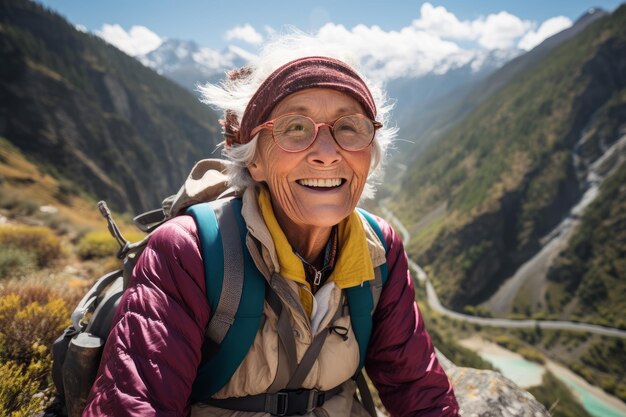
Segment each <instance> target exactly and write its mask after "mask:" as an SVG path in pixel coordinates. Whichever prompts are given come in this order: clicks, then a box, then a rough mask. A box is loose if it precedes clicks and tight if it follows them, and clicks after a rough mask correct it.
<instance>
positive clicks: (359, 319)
mask: <svg viewBox="0 0 626 417" xmlns="http://www.w3.org/2000/svg"><path fill="white" fill-rule="evenodd" d="M357 210H358V212H359V214H361V215H362V216H363V217H364V218H365V219H366V220H367V222H368V223H369V225H370V226H371V227H372V229H374V232H376V235H377V236H378V239H379V240H380V242H381V243H382V245H383V247H384V248H385V253H386V252H387V243H386V241H385V237H384V235H383V232H382V230H381V228H380V226H379V225H378V222H377V221H376V219H375V218H374V216H372V215H371V214H370V213H368V212H367V211H365V210H363V209H360V208H359V209H357ZM387 274H388V269H387V264H386V263H384V264H383V265H381V266H379V267H378V268H376V269H375V270H374V275H375V279H374V280H373V281H365V282H364V283H363V284H362V285H360V286H357V287H351V288H346V290H345V291H346V297H347V299H348V308H349V309H350V322H351V324H352V330H353V331H354V335H355V337H356V340H357V343H358V344H359V366H358V368H357V372H356V374H357V375H358V373H359V372H360V371H361V368H363V365H364V363H365V355H366V353H367V347H368V345H369V341H370V336H371V334H372V315H373V314H374V310H375V309H376V305H377V304H378V298H379V296H380V292H381V291H382V287H383V285H384V284H385V282H387Z"/></svg>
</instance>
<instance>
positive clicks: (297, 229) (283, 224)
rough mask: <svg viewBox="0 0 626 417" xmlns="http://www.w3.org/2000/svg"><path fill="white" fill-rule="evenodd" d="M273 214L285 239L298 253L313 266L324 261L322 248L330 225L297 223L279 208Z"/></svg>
mask: <svg viewBox="0 0 626 417" xmlns="http://www.w3.org/2000/svg"><path fill="white" fill-rule="evenodd" d="M274 215H275V216H276V221H278V224H279V225H280V228H281V229H282V231H283V233H284V234H285V236H286V237H287V241H288V242H289V244H290V245H291V247H292V248H293V249H294V250H295V251H296V252H298V255H300V256H301V257H302V258H304V260H306V261H307V262H308V263H310V264H311V265H313V266H319V264H323V263H324V249H325V248H326V244H327V243H328V239H329V238H330V233H331V231H332V226H325V227H320V226H312V225H302V224H297V223H295V222H293V221H292V220H291V219H290V218H289V217H287V216H286V215H284V213H282V212H281V211H280V210H274Z"/></svg>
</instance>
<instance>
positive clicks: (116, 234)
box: [98, 200, 130, 259]
mask: <svg viewBox="0 0 626 417" xmlns="http://www.w3.org/2000/svg"><path fill="white" fill-rule="evenodd" d="M98 210H100V213H101V214H102V217H104V218H105V220H106V221H107V226H108V229H109V233H111V236H113V238H114V239H115V240H116V241H117V243H118V245H120V250H119V252H117V257H118V258H119V259H122V258H123V257H124V255H125V254H126V252H127V248H128V246H129V245H130V242H129V241H128V240H126V239H124V236H123V235H122V232H121V231H120V229H119V227H117V224H115V220H113V216H111V210H109V207H108V206H107V203H106V201H104V200H100V201H98Z"/></svg>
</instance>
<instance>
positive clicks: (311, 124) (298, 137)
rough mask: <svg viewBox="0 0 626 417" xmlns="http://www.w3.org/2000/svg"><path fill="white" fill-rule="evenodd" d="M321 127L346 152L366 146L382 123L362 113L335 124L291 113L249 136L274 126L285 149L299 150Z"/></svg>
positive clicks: (259, 128) (281, 146)
mask: <svg viewBox="0 0 626 417" xmlns="http://www.w3.org/2000/svg"><path fill="white" fill-rule="evenodd" d="M322 126H328V127H329V128H330V133H331V135H332V137H333V139H335V142H337V145H339V146H340V147H341V148H342V149H344V150H346V151H351V152H354V151H360V150H362V149H365V148H367V147H368V146H369V145H370V143H372V140H374V134H375V133H376V130H377V129H380V128H381V127H382V126H383V124H382V123H380V122H377V121H375V120H370V119H369V118H368V117H366V116H364V115H362V114H348V115H346V116H341V117H340V118H338V119H337V120H335V121H334V122H332V123H315V121H314V120H313V119H311V118H310V117H307V116H303V115H301V114H291V113H288V114H283V115H282V116H278V117H277V118H275V119H272V120H268V121H267V122H265V123H263V124H262V125H259V126H257V127H255V128H254V129H252V132H251V134H250V136H252V137H254V136H256V134H257V133H259V132H260V131H261V130H263V129H271V130H272V138H273V139H274V142H276V144H277V145H278V146H279V147H280V148H281V149H282V150H284V151H286V152H300V151H303V150H305V149H307V148H308V147H309V146H311V145H312V144H313V142H315V138H317V133H318V131H319V128H320V127H322Z"/></svg>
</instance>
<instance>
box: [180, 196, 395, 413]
mask: <svg viewBox="0 0 626 417" xmlns="http://www.w3.org/2000/svg"><path fill="white" fill-rule="evenodd" d="M257 201H258V199H257V192H256V191H255V190H253V189H248V190H246V192H245V193H244V195H243V209H242V214H243V217H244V219H245V220H246V224H247V227H248V232H249V233H248V236H247V247H248V250H249V251H250V255H251V256H252V259H253V260H254V262H255V264H256V266H257V268H258V269H259V271H261V273H262V274H263V275H264V276H265V279H266V280H267V281H268V282H269V283H270V285H271V286H272V287H273V288H274V290H275V291H276V293H277V294H278V295H279V297H280V298H281V299H282V301H283V306H284V307H283V308H287V309H288V311H289V313H290V315H289V316H290V321H291V326H292V328H293V332H294V336H295V341H296V351H297V356H298V358H297V359H298V363H299V362H300V361H301V359H302V356H303V355H304V353H305V352H306V350H307V349H308V347H309V345H310V344H311V342H312V340H313V338H314V337H315V335H316V334H317V332H319V331H328V330H327V327H328V325H329V324H330V322H331V321H332V319H333V318H334V316H335V314H336V313H337V309H338V308H339V307H340V300H341V298H342V297H341V289H340V288H338V287H336V286H335V285H334V283H332V282H330V283H327V284H326V285H325V286H330V288H324V287H322V289H320V290H319V291H318V292H317V293H316V299H317V301H316V302H317V304H318V308H317V312H318V313H317V315H316V316H315V317H314V319H313V320H311V319H310V318H309V317H308V315H307V314H306V313H305V312H304V310H303V308H302V305H301V303H300V301H299V297H298V284H297V283H295V282H294V281H291V280H288V279H284V278H282V277H280V274H279V273H278V271H279V269H280V268H279V264H278V258H277V255H276V251H275V248H274V244H273V242H272V239H271V235H270V232H269V230H268V229H267V227H266V226H265V222H264V221H263V218H262V216H261V213H260V210H259V207H258V203H257ZM363 226H364V229H365V233H366V238H367V241H368V247H369V251H370V256H371V258H372V263H373V265H374V267H377V266H380V265H382V264H383V263H384V262H385V250H384V248H383V247H382V245H381V244H380V242H379V240H378V237H377V236H376V234H375V232H374V231H373V230H372V229H371V227H370V225H369V223H367V221H366V220H363ZM344 310H345V311H344V312H342V313H343V314H342V316H341V317H340V318H339V319H337V320H336V321H335V322H334V323H332V324H333V325H335V326H342V327H345V328H348V329H349V330H348V338H347V339H346V340H344V338H342V337H340V336H338V335H336V334H333V333H331V334H329V335H328V337H327V338H326V340H325V342H324V345H323V347H322V350H321V352H320V354H319V356H318V358H317V360H316V361H315V363H314V365H313V367H312V369H311V371H310V372H309V374H308V376H307V377H306V379H305V380H304V383H303V384H302V387H303V388H309V389H311V388H316V389H319V390H324V391H326V390H329V389H332V388H334V387H336V386H338V385H341V384H343V386H342V392H341V393H340V394H337V395H335V396H334V397H332V398H330V399H329V400H327V401H326V402H325V403H324V405H323V407H320V408H318V409H315V410H314V411H313V412H312V413H310V414H309V415H310V416H355V417H356V416H363V417H367V416H368V414H367V412H366V411H365V410H364V409H363V408H362V407H361V405H360V404H359V403H358V402H356V401H354V397H353V394H354V392H355V389H356V385H355V383H354V381H353V380H352V379H351V378H352V376H353V375H354V373H355V372H356V369H357V366H358V363H359V347H358V344H357V342H356V339H355V336H354V333H353V331H352V328H351V326H350V316H349V314H348V311H347V309H344ZM263 312H264V315H265V320H263V325H262V326H261V328H260V329H259V332H258V333H257V335H256V337H255V339H254V343H253V344H252V346H251V347H250V351H249V352H248V354H247V355H246V357H245V358H244V360H243V362H242V363H241V364H240V365H239V368H237V370H236V371H235V373H234V375H233V376H232V378H231V379H230V381H229V382H228V383H227V384H226V386H224V387H223V388H222V389H221V390H220V391H218V392H217V393H216V394H215V395H214V396H213V398H216V399H221V398H231V397H243V396H247V395H256V394H261V393H265V392H268V389H270V387H273V389H274V390H280V389H281V388H283V387H284V385H285V384H286V383H287V381H288V379H289V376H288V375H278V369H279V366H278V362H279V357H284V352H281V353H279V350H281V351H282V347H281V345H280V344H279V342H278V332H277V323H278V317H277V316H276V314H275V313H274V311H273V310H272V308H271V307H270V306H269V304H268V303H267V301H266V302H265V305H264V311H263ZM312 321H313V322H314V324H313V325H312ZM314 327H316V328H314ZM281 369H282V368H281ZM191 415H192V417H200V416H202V417H205V416H220V417H222V416H223V417H227V416H228V417H235V416H237V417H244V416H245V417H248V416H250V417H251V416H255V417H261V416H270V414H268V413H253V412H243V411H232V410H224V409H220V408H217V407H213V406H210V405H202V404H195V405H193V406H192V410H191Z"/></svg>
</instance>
